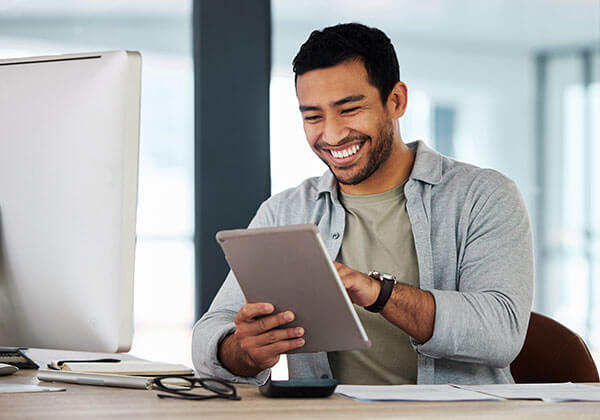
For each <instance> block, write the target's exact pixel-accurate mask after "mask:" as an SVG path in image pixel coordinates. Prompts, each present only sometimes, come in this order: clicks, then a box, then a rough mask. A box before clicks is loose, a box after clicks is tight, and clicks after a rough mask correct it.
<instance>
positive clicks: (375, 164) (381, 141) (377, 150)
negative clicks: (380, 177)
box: [315, 120, 394, 185]
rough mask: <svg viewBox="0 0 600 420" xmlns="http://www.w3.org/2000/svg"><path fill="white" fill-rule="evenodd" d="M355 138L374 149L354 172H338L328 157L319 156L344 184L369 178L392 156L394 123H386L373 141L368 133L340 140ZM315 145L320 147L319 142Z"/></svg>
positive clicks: (348, 140) (345, 141)
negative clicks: (346, 173) (367, 143)
mask: <svg viewBox="0 0 600 420" xmlns="http://www.w3.org/2000/svg"><path fill="white" fill-rule="evenodd" d="M355 140H362V141H364V142H365V143H366V142H369V143H371V147H372V150H371V153H370V154H369V156H368V157H367V162H366V164H364V165H363V167H362V168H356V171H352V172H353V173H350V174H348V175H344V174H343V173H336V170H335V166H333V165H332V164H330V163H329V161H328V160H327V159H324V158H322V157H320V156H319V158H320V159H321V160H322V161H323V162H324V163H325V164H326V165H327V167H328V168H329V170H330V171H331V173H332V174H333V176H334V177H335V179H337V181H338V182H339V183H340V184H344V185H357V184H360V183H361V182H363V181H364V180H365V179H367V178H368V177H370V176H371V175H373V173H374V172H375V171H377V169H379V167H380V166H381V165H382V164H383V163H384V162H385V161H386V160H388V158H389V157H390V154H391V153H392V146H393V144H394V126H393V123H392V121H391V120H390V121H387V122H386V123H384V124H383V126H382V127H381V129H380V130H379V133H378V134H377V137H376V138H375V141H373V138H372V137H370V136H366V135H363V136H349V137H345V138H344V139H342V140H341V141H340V142H339V144H345V143H350V142H352V141H355ZM315 147H316V148H317V149H320V147H319V145H318V144H316V145H315ZM361 148H362V146H361ZM320 150H322V149H320ZM325 153H329V152H325ZM357 165H358V163H355V164H353V165H352V166H350V167H348V168H345V169H344V170H343V171H347V170H348V169H349V170H352V169H354V168H355V167H356V166H357Z"/></svg>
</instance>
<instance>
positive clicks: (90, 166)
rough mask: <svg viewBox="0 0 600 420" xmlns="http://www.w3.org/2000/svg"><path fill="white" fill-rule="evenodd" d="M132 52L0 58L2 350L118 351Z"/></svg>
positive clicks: (128, 286) (135, 121)
mask: <svg viewBox="0 0 600 420" xmlns="http://www.w3.org/2000/svg"><path fill="white" fill-rule="evenodd" d="M140 80H141V56H140V54H139V53H137V52H126V51H110V52H98V53H86V54H68V55H61V56H49V57H33V58H26V59H11V60H0V92H1V94H0V346H22V347H39V348H55V349H70V350H89V351H97V352H120V351H127V350H128V349H129V348H130V346H131V340H132V335H133V272H134V254H135V217H136V203H137V179H138V149H139V147H138V145H139V120H140Z"/></svg>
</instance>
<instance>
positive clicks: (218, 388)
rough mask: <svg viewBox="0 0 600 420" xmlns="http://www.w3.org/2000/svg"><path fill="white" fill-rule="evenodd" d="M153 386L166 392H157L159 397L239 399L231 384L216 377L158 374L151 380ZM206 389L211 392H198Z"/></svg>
mask: <svg viewBox="0 0 600 420" xmlns="http://www.w3.org/2000/svg"><path fill="white" fill-rule="evenodd" d="M152 384H153V388H154V389H156V390H158V391H163V392H168V394H157V396H158V397H159V398H176V399H183V400H210V399H214V398H223V399H226V400H235V401H239V400H241V397H238V395H237V391H236V389H235V387H234V386H233V385H231V384H230V383H228V382H225V381H223V380H222V379H217V378H194V377H189V376H158V377H156V378H154V379H153V380H152ZM202 389H204V390H207V391H210V392H212V393H213V394H205V393H202V392H198V391H199V390H202Z"/></svg>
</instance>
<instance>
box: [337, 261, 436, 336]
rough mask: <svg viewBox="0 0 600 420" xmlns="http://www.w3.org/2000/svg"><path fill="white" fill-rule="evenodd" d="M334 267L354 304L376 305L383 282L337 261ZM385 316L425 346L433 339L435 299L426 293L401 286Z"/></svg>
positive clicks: (388, 305) (400, 284)
mask: <svg viewBox="0 0 600 420" xmlns="http://www.w3.org/2000/svg"><path fill="white" fill-rule="evenodd" d="M334 265H335V267H336V268H337V270H338V274H339V275H340V279H341V280H342V283H343V284H344V287H345V288H346V291H347V292H348V295H349V296H350V300H351V301H352V303H355V304H357V305H359V306H365V307H366V306H370V305H372V304H373V303H375V301H376V300H377V296H379V291H380V290H381V282H380V281H379V280H375V279H373V278H371V277H369V276H368V275H366V274H364V273H361V272H358V271H354V270H352V269H351V268H349V267H347V266H345V265H343V264H341V263H339V262H337V261H334ZM381 315H383V317H384V318H385V319H387V320H388V321H390V322H391V323H392V324H394V325H395V326H397V327H398V328H401V329H402V330H404V331H405V332H406V333H407V334H408V335H410V336H411V337H414V338H415V339H417V340H419V341H420V342H425V341H427V340H429V338H431V336H432V335H433V324H434V318H435V301H434V299H433V295H432V294H431V293H429V292H427V291H425V290H421V289H418V288H416V287H412V286H408V285H406V284H402V283H398V284H396V285H395V286H394V290H392V294H391V296H390V299H389V300H388V301H387V303H386V304H385V306H384V308H383V310H382V311H381Z"/></svg>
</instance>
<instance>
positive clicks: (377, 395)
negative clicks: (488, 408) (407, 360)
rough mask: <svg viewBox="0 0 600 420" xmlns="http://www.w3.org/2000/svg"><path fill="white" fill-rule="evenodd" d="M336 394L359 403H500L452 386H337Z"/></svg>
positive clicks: (490, 397) (491, 398)
mask: <svg viewBox="0 0 600 420" xmlns="http://www.w3.org/2000/svg"><path fill="white" fill-rule="evenodd" d="M335 392H336V393H337V394H342V395H345V396H347V397H350V398H353V399H356V400H359V401H501V400H502V398H498V397H494V396H490V395H486V394H482V393H479V392H475V391H469V390H466V389H459V388H456V387H453V386H452V385H390V386H385V385H366V386H363V385H338V387H337V389H336V391H335Z"/></svg>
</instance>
